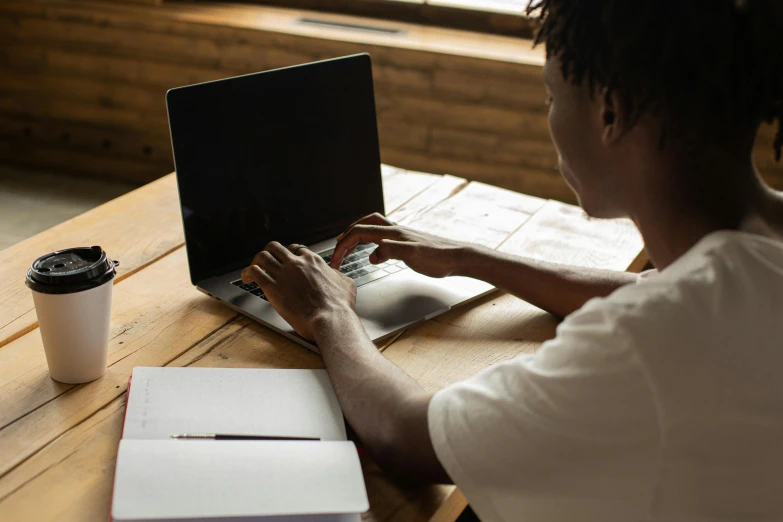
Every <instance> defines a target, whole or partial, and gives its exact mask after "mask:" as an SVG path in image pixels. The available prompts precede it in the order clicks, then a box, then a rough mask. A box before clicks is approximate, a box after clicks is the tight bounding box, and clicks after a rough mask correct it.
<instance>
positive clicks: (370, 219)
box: [337, 212, 394, 241]
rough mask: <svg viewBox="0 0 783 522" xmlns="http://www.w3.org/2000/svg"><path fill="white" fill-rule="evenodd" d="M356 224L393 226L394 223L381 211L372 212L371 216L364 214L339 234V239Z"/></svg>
mask: <svg viewBox="0 0 783 522" xmlns="http://www.w3.org/2000/svg"><path fill="white" fill-rule="evenodd" d="M356 225H379V226H385V227H388V226H393V225H394V223H392V222H391V221H389V220H388V219H387V218H386V217H385V216H384V215H383V214H381V213H380V212H375V213H374V214H370V215H369V216H364V217H363V218H362V219H360V220H358V221H355V222H354V223H351V225H350V226H349V227H347V228H346V229H345V232H343V233H342V234H340V235H339V236H337V241H340V239H341V238H342V237H343V236H344V235H345V233H346V232H348V231H349V230H351V229H352V228H353V227H355V226H356Z"/></svg>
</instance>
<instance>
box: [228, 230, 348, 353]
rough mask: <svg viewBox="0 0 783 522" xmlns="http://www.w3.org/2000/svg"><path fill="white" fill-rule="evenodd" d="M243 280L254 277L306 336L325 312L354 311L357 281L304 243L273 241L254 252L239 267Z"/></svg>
mask: <svg viewBox="0 0 783 522" xmlns="http://www.w3.org/2000/svg"><path fill="white" fill-rule="evenodd" d="M242 281H243V282H245V283H249V282H251V281H254V282H255V283H256V284H257V285H258V286H259V287H260V288H261V290H263V292H264V294H265V295H266V297H267V299H268V300H269V303H270V304H271V305H272V306H273V307H274V308H275V310H277V313H279V314H280V316H281V317H282V318H283V319H285V320H286V321H287V322H288V324H290V325H291V327H292V328H293V329H294V330H295V331H296V333H298V334H299V335H301V336H302V337H304V338H306V339H310V340H312V339H314V335H313V328H314V325H315V324H316V322H317V320H318V319H319V318H320V317H322V316H323V315H324V314H329V313H345V312H351V313H352V312H353V309H354V306H355V305H356V284H355V283H354V282H353V280H352V279H350V278H349V277H347V276H345V275H343V274H341V273H340V272H338V271H337V270H334V269H333V268H331V267H330V266H329V265H327V264H326V262H325V261H324V260H323V259H321V257H320V256H318V255H317V254H315V253H313V252H311V251H310V250H308V249H307V248H306V247H304V246H303V245H290V246H289V247H288V248H286V247H284V246H283V245H281V244H280V243H278V242H276V241H272V242H271V243H269V244H268V245H267V246H266V247H265V248H264V250H263V251H261V252H259V253H258V254H256V256H255V257H254V258H253V261H252V263H251V264H250V266H249V267H247V268H245V269H244V270H243V271H242Z"/></svg>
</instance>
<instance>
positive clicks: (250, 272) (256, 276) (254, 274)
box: [242, 265, 275, 289]
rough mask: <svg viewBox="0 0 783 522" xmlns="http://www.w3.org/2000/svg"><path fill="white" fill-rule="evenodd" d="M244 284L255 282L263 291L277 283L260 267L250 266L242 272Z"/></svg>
mask: <svg viewBox="0 0 783 522" xmlns="http://www.w3.org/2000/svg"><path fill="white" fill-rule="evenodd" d="M242 282H243V283H250V282H254V283H255V284H257V285H258V286H260V287H261V288H262V289H263V288H264V287H265V286H268V285H271V284H272V283H274V282H275V281H274V279H272V278H271V277H270V276H269V274H268V273H266V272H264V271H263V270H261V267H259V266H258V265H250V266H249V267H247V268H245V269H244V270H242Z"/></svg>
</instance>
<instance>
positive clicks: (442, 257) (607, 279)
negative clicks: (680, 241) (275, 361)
mask: <svg viewBox="0 0 783 522" xmlns="http://www.w3.org/2000/svg"><path fill="white" fill-rule="evenodd" d="M362 243H377V244H378V245H379V246H378V248H377V249H376V250H375V251H374V252H373V254H372V255H371V256H370V261H371V262H373V263H381V262H384V261H386V260H387V259H389V258H394V259H401V260H403V261H404V262H405V263H406V264H407V265H408V266H410V267H411V268H412V269H414V270H416V271H418V272H421V273H422V274H425V275H428V276H430V277H445V276H448V275H466V276H469V277H475V278H477V279H483V280H485V281H488V282H489V283H492V284H494V285H495V286H498V287H500V288H503V289H506V290H507V291H509V292H510V293H512V294H514V295H516V296H518V297H521V298H522V299H525V300H527V301H529V302H531V303H533V304H535V305H537V306H539V307H541V308H543V309H545V310H548V311H550V312H552V313H554V314H556V315H560V316H565V315H568V314H569V313H571V312H572V311H574V310H576V309H578V308H579V307H581V306H582V305H583V304H584V302H585V301H587V300H588V299H590V298H592V297H596V296H600V295H607V294H609V293H611V292H612V291H613V290H614V289H615V288H617V287H619V286H622V285H623V284H627V283H630V282H632V281H633V278H634V276H632V275H630V274H622V273H615V272H610V271H601V270H582V269H573V268H569V267H564V266H560V265H555V264H552V263H545V262H539V261H532V260H526V259H522V258H518V257H515V256H509V255H505V254H498V253H496V252H493V251H491V250H489V249H484V248H481V247H476V246H473V245H467V244H462V243H457V242H453V241H449V240H445V239H442V238H438V237H436V236H431V235H428V234H423V233H421V232H417V231H414V230H411V229H408V228H405V227H399V226H396V225H394V224H393V223H391V222H390V221H388V220H386V218H384V217H383V216H381V215H378V214H374V215H372V216H368V217H366V218H364V219H362V220H360V221H359V222H357V223H356V224H354V225H353V226H351V227H350V228H349V229H348V230H347V231H346V232H345V233H343V234H342V235H341V236H340V237H339V238H338V243H337V246H336V248H335V251H334V254H333V255H332V267H329V265H327V264H326V263H325V262H324V261H323V260H322V259H321V258H320V257H319V256H318V255H316V254H314V253H312V252H310V251H309V250H307V249H303V248H297V246H296V245H291V246H289V247H287V248H286V247H284V246H282V245H281V244H279V243H277V242H272V243H269V245H267V246H266V248H265V249H264V250H263V251H262V252H260V253H259V254H258V255H256V256H255V258H254V259H253V261H252V263H251V265H250V266H249V267H247V268H246V269H245V270H244V271H243V272H242V279H243V281H245V282H249V281H255V282H256V283H257V284H258V285H259V286H260V287H261V288H262V290H263V291H264V293H265V294H266V296H267V298H268V299H269V302H270V304H272V306H274V307H275V309H276V310H277V312H278V313H279V314H280V315H281V316H282V317H283V319H285V320H286V321H287V322H288V323H289V324H290V325H291V326H292V327H293V329H294V330H295V331H296V332H297V333H298V334H299V335H301V336H303V337H305V338H307V339H310V340H313V341H315V342H316V344H317V345H318V348H319V350H320V352H321V355H322V356H323V359H324V364H325V366H326V369H327V371H328V372H329V376H330V377H331V380H332V385H333V386H334V389H335V393H336V394H337V398H338V400H339V401H340V405H341V406H342V409H343V413H344V414H345V417H346V419H347V420H348V422H349V424H350V425H351V426H352V427H353V429H354V431H355V432H356V434H357V435H358V437H359V439H360V440H361V442H362V443H363V445H364V446H365V448H366V449H367V451H368V452H369V453H370V454H371V455H372V456H373V458H374V459H375V460H376V462H377V463H378V464H379V465H380V466H381V467H382V468H383V469H384V471H386V472H387V473H389V474H390V475H392V476H393V477H396V478H397V479H398V480H401V481H404V482H407V483H413V484H416V483H450V482H451V480H450V479H449V477H448V475H447V473H446V472H445V470H444V469H443V466H442V465H441V464H440V462H439V461H438V459H437V456H436V455H435V450H434V448H433V445H432V439H431V437H430V433H429V427H428V423H427V409H428V407H429V403H430V400H431V399H432V394H431V393H429V392H427V391H425V390H424V389H423V388H422V387H421V386H419V384H418V383H416V381H414V380H413V379H412V378H411V377H410V376H408V375H407V374H406V373H405V372H404V371H402V370H401V369H400V368H398V367H397V366H395V365H394V364H393V363H391V362H390V361H389V360H387V359H386V358H385V357H384V356H383V355H381V354H380V353H379V352H378V350H377V348H376V347H375V345H374V344H373V343H372V342H371V341H370V339H369V338H368V337H367V334H366V332H365V331H364V328H363V327H362V324H361V322H360V321H359V318H358V317H357V316H356V313H355V311H354V307H355V303H356V285H355V284H354V282H353V281H352V280H351V279H349V278H348V277H346V276H344V275H342V274H341V273H340V272H338V271H337V270H334V269H333V268H338V267H339V266H340V263H341V262H342V259H343V258H344V257H345V256H347V255H348V254H350V252H351V251H352V250H353V249H354V248H356V246H357V245H359V244H362ZM294 252H296V254H294Z"/></svg>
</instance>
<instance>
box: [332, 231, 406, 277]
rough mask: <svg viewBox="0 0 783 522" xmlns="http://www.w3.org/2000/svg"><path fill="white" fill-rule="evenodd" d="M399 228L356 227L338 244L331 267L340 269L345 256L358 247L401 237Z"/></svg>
mask: <svg viewBox="0 0 783 522" xmlns="http://www.w3.org/2000/svg"><path fill="white" fill-rule="evenodd" d="M399 234H400V232H399V230H398V229H397V227H390V226H379V225H356V226H355V227H353V228H352V229H350V230H349V231H348V232H346V233H345V236H343V238H342V239H340V240H339V241H338V242H337V245H335V247H334V252H333V253H332V259H331V262H330V265H331V266H332V268H334V269H338V268H340V264H341V263H342V262H343V259H344V258H345V256H347V255H350V253H351V252H353V250H354V249H355V248H356V247H357V246H358V245H363V244H365V243H378V242H379V241H381V240H383V239H391V238H396V237H399Z"/></svg>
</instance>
